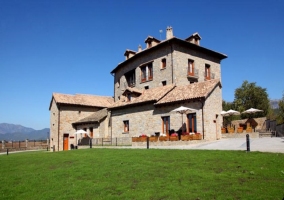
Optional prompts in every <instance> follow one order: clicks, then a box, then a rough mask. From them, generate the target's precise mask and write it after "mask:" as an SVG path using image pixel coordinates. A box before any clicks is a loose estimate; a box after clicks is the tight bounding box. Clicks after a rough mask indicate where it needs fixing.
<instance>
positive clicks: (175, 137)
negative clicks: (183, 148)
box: [170, 136, 178, 141]
mask: <svg viewBox="0 0 284 200" xmlns="http://www.w3.org/2000/svg"><path fill="white" fill-rule="evenodd" d="M170 141H178V136H170Z"/></svg>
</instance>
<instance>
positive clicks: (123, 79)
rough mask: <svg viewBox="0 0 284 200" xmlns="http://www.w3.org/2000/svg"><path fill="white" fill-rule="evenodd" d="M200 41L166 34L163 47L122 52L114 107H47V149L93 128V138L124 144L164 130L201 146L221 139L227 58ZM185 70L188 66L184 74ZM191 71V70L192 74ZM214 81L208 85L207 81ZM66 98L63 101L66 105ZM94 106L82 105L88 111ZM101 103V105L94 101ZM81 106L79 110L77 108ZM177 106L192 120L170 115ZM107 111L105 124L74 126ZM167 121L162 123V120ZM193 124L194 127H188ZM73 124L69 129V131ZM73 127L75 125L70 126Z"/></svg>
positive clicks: (154, 43)
mask: <svg viewBox="0 0 284 200" xmlns="http://www.w3.org/2000/svg"><path fill="white" fill-rule="evenodd" d="M200 39H201V37H200V36H199V35H198V33H195V34H193V35H192V36H190V37H189V38H187V39H186V40H181V39H179V38H176V37H174V36H173V30H172V28H171V27H168V28H167V38H166V40H164V41H160V40H157V39H156V38H153V37H151V36H149V37H148V38H147V39H146V40H145V42H146V44H147V48H146V49H144V50H142V49H141V47H139V48H138V52H135V51H132V50H128V49H127V50H126V52H125V54H124V55H125V58H126V60H125V61H123V62H122V63H120V64H119V65H118V66H117V67H116V68H115V69H114V70H112V72H111V73H112V74H113V75H114V99H113V100H114V102H112V104H111V103H110V102H109V100H107V102H105V104H104V105H105V106H99V107H97V106H95V105H93V106H83V105H82V104H80V101H81V100H82V101H84V99H85V97H84V98H83V97H82V98H81V97H80V98H79V97H78V98H77V100H78V99H79V101H78V102H77V104H76V103H74V104H73V105H72V106H71V105H68V106H67V105H64V106H63V105H59V104H58V103H56V102H55V101H54V100H52V102H51V106H50V114H51V116H50V119H51V121H50V127H51V146H52V145H55V148H57V149H56V150H63V148H64V134H65V135H68V139H69V141H68V142H69V143H70V144H73V143H74V144H76V143H75V142H74V141H75V136H74V132H75V129H85V128H87V132H89V131H90V128H93V137H94V138H110V137H111V138H125V137H127V138H129V137H135V136H139V135H141V134H147V135H152V134H155V133H160V134H161V133H166V129H165V121H166V123H167V124H168V123H169V127H168V128H169V129H170V130H174V131H179V132H182V131H183V132H191V131H192V130H193V131H192V132H198V133H201V134H202V136H203V138H204V139H205V140H216V139H220V138H221V126H222V117H221V116H220V112H221V110H222V86H221V66H220V63H221V60H222V59H224V58H226V57H227V56H226V55H224V54H221V53H218V52H215V51H212V50H209V49H206V48H204V47H201V46H200ZM189 65H190V66H193V70H191V71H193V72H192V73H189ZM191 69H192V68H191ZM212 80H213V81H212ZM68 98H71V97H66V95H65V96H64V98H63V97H62V99H61V100H62V101H63V102H64V101H66V102H68V103H70V102H72V101H68ZM91 102H94V100H90V99H89V100H86V101H85V103H86V104H87V105H89V104H92V103H91ZM98 102H100V101H98ZM79 104H80V105H79ZM179 106H185V107H189V108H193V109H195V111H194V113H195V114H190V117H192V116H194V117H193V118H194V119H193V118H190V119H191V122H190V120H189V115H188V114H183V115H181V114H179V113H173V112H171V111H172V110H174V109H176V108H177V107H179ZM103 107H104V108H108V115H107V116H106V117H105V118H104V120H100V121H96V122H89V123H82V124H77V125H76V127H74V123H75V122H78V120H81V119H83V118H85V117H87V116H88V115H90V114H92V113H94V112H96V111H98V110H99V109H102V108H103ZM165 118H166V119H165ZM192 120H195V122H194V123H195V125H194V128H193V125H190V123H193V121H192ZM72 124H73V125H72ZM75 124H76V123H75Z"/></svg>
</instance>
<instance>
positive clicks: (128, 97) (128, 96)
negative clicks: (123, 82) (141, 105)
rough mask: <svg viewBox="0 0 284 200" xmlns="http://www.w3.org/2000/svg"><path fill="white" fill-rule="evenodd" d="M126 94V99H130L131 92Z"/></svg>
mask: <svg viewBox="0 0 284 200" xmlns="http://www.w3.org/2000/svg"><path fill="white" fill-rule="evenodd" d="M126 96H127V101H131V93H127V94H126Z"/></svg>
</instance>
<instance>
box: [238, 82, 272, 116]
mask: <svg viewBox="0 0 284 200" xmlns="http://www.w3.org/2000/svg"><path fill="white" fill-rule="evenodd" d="M234 106H235V109H236V110H238V111H240V112H243V111H245V110H247V109H249V108H256V109H260V110H263V112H258V113H255V114H254V117H264V116H266V115H267V114H268V110H269V99H268V94H267V92H266V88H262V87H260V86H257V85H256V83H249V82H248V81H247V80H245V81H244V82H243V84H242V86H241V87H240V88H237V89H236V90H235V99H234ZM247 117H249V116H248V115H247V114H242V118H243V119H244V118H247Z"/></svg>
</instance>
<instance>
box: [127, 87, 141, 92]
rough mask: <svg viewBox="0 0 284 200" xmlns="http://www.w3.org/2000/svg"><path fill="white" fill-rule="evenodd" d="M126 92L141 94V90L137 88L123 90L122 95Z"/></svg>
mask: <svg viewBox="0 0 284 200" xmlns="http://www.w3.org/2000/svg"><path fill="white" fill-rule="evenodd" d="M126 91H129V92H135V93H138V94H142V92H143V90H139V89H137V88H131V87H127V88H126V89H125V91H124V92H123V94H124V93H125V92H126Z"/></svg>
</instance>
